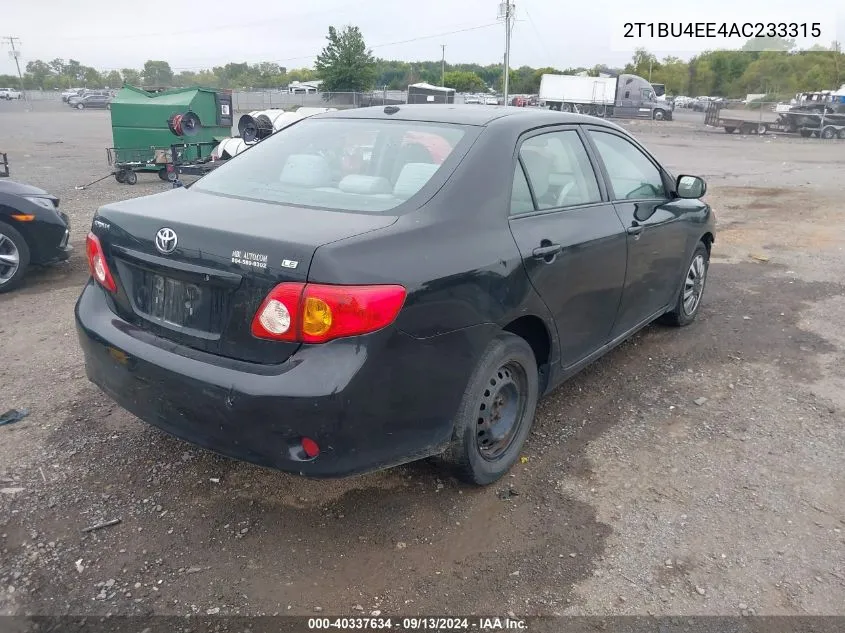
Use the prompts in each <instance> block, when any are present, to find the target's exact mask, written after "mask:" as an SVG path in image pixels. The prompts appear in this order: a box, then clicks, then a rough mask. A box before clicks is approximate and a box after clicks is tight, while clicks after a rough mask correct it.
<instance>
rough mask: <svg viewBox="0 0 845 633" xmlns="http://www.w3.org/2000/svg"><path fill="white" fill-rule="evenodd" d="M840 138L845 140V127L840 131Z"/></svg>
mask: <svg viewBox="0 0 845 633" xmlns="http://www.w3.org/2000/svg"><path fill="white" fill-rule="evenodd" d="M839 138H841V139H845V127H843V128H842V129H841V130H839Z"/></svg>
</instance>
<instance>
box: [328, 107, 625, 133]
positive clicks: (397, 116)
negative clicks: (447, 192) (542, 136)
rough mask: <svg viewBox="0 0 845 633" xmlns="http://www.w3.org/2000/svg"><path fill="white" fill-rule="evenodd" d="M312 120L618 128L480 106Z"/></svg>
mask: <svg viewBox="0 0 845 633" xmlns="http://www.w3.org/2000/svg"><path fill="white" fill-rule="evenodd" d="M314 118H320V119H324V118H329V119H386V120H387V119H393V120H402V121H420V122H428V123H455V124H459V125H476V126H488V125H490V124H492V123H493V122H494V121H497V122H502V123H504V122H507V123H509V124H517V125H521V126H525V127H526V128H531V127H535V126H541V125H554V124H560V125H565V124H574V123H581V124H585V123H589V124H592V125H604V126H607V127H612V128H615V129H618V130H622V129H623V128H621V127H620V126H618V125H616V124H615V123H611V122H609V121H606V120H604V119H600V118H598V117H592V116H587V115H584V114H569V113H566V112H557V111H554V110H547V109H543V108H518V107H515V106H482V107H479V106H477V105H465V104H443V103H426V104H411V105H407V104H400V105H394V106H371V107H368V108H352V109H349V110H337V111H335V112H324V113H322V114H317V115H314Z"/></svg>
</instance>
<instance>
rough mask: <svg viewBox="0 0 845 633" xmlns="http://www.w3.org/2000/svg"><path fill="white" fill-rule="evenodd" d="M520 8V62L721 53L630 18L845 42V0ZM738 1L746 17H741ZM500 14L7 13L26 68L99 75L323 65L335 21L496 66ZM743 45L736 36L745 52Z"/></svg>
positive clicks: (421, 51)
mask: <svg viewBox="0 0 845 633" xmlns="http://www.w3.org/2000/svg"><path fill="white" fill-rule="evenodd" d="M514 2H515V4H516V15H517V22H516V24H515V26H514V33H513V40H512V52H511V66H512V67H518V66H521V65H523V64H527V65H530V66H535V67H539V66H555V67H557V68H566V67H574V66H592V65H594V64H597V63H605V64H608V65H622V64H624V63H625V62H627V61H628V60H629V59H630V57H631V52H632V51H633V48H634V47H635V46H641V45H645V46H647V47H651V49H652V50H656V51H659V53H658V55H659V56H660V57H663V56H664V55H665V54H667V53H669V52H670V51H671V52H675V53H677V54H678V55H680V56H682V57H689V56H690V55H692V54H694V53H695V52H697V51H701V50H704V49H707V48H714V42H713V41H712V40H706V39H698V40H694V41H690V42H685V43H684V44H683V45H679V44H678V45H677V48H675V46H676V44H677V41H672V42H668V41H663V42H660V43H658V42H654V41H652V42H648V41H642V40H624V39H623V38H622V37H621V34H622V29H623V23H624V22H626V21H629V20H636V21H640V22H649V21H660V20H664V21H665V20H695V21H701V20H704V21H717V22H720V21H731V22H733V21H736V20H743V19H750V20H755V21H759V20H766V21H768V20H772V19H778V20H782V19H786V20H790V21H800V22H817V21H821V22H822V29H823V33H822V37H821V38H820V39H819V40H815V41H804V42H801V43H802V44H806V45H812V44H813V43H820V44H823V45H825V46H827V45H829V44H830V43H831V41H832V40H834V39H837V38H838V39H839V40H840V41H841V40H843V39H845V2H843V1H840V0H817V1H816V2H815V3H800V2H794V0H741V2H738V1H737V0H707V1H706V2H701V0H674V2H660V1H649V2H641V1H638V0H586V1H584V0H581V1H578V2H575V1H572V0H514ZM811 5H812V6H811ZM840 5H841V6H840ZM738 6H741V7H742V14H741V15H738V14H736V9H737V7H738ZM497 8H498V0H425V1H421V0H415V1H411V0H361V1H359V2H351V1H349V0H308V1H307V2H296V1H295V0H287V1H284V2H280V1H279V0H272V1H271V0H245V1H242V2H224V1H223V0H173V1H172V2H135V3H128V4H127V3H125V2H124V3H123V4H122V5H121V3H118V2H115V1H114V0H75V1H71V0H26V1H18V2H13V1H11V0H10V1H6V2H3V4H2V6H0V35H15V36H17V37H19V38H21V46H22V66H23V65H24V64H25V62H26V61H30V60H33V59H43V60H45V61H47V60H50V59H53V58H56V57H61V58H64V59H71V58H72V59H76V60H79V61H80V62H82V63H83V64H85V65H88V66H94V67H96V68H98V69H101V70H102V69H112V68H116V69H120V68H124V67H132V68H140V67H141V66H142V65H143V63H144V61H145V60H147V59H163V60H166V61H168V62H170V65H171V66H172V67H173V69H174V70H176V71H179V70H183V69H189V70H198V69H201V68H208V67H211V66H214V65H220V64H223V63H226V62H229V61H248V62H259V61H275V62H277V63H279V64H281V65H283V66H286V67H288V68H294V67H302V66H310V65H311V64H312V63H313V61H314V56H315V55H316V54H317V53H318V52H319V51H320V49H321V47H322V46H323V45H324V43H325V35H326V32H327V30H328V26H329V25H334V26H337V27H340V26H343V25H345V24H354V25H356V26H359V27H360V28H361V30H362V32H363V34H364V37H365V39H366V42H367V44H368V46H370V47H371V48H372V49H373V53H374V54H375V55H377V56H379V57H385V58H389V59H404V60H408V61H414V60H423V59H440V54H441V48H440V45H441V44H445V45H446V59H447V61H450V62H455V63H458V62H479V63H481V64H490V63H501V61H502V57H503V53H504V27H503V25H502V24H501V23H499V24H497V20H496V15H497ZM837 10H838V11H839V15H838V16H837V14H836V11H837ZM459 31H461V32H459ZM742 41H744V40H737V41H736V43H737V46H738V45H740V44H741V43H742ZM7 49H8V45H4V50H2V52H0V74H4V73H14V72H15V66H14V62H13V61H12V60H11V59H10V58H9V57H8V53H7V52H6V50H7Z"/></svg>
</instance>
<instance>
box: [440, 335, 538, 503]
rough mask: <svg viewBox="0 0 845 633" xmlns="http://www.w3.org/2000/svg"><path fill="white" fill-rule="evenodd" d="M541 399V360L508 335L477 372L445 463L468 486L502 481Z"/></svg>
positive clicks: (492, 347)
mask: <svg viewBox="0 0 845 633" xmlns="http://www.w3.org/2000/svg"><path fill="white" fill-rule="evenodd" d="M538 398H539V377H538V371H537V359H536V358H535V357H534V352H533V351H532V350H531V346H530V345H528V343H527V342H526V341H525V340H524V339H522V338H520V337H518V336H516V335H514V334H510V333H507V332H503V333H502V334H501V335H499V336H498V337H496V338H495V339H493V341H491V342H490V344H489V345H488V346H487V349H486V350H485V351H484V353H483V354H482V355H481V358H480V360H479V361H478V364H477V365H476V367H475V369H474V370H473V373H472V377H471V378H470V380H469V384H468V385H467V388H466V390H465V391H464V397H463V399H462V401H461V405H460V407H459V408H458V413H457V415H456V417H455V427H454V431H453V435H452V442H451V444H450V445H449V447H448V448H447V449H446V452H445V453H444V454H443V455H442V460H443V461H444V462H445V463H446V464H447V465H449V466H451V467H453V468H454V469H455V471H456V474H457V476H458V477H459V478H460V479H461V480H463V481H465V482H467V483H471V484H476V485H480V486H485V485H487V484H491V483H493V482H494V481H496V480H498V479H500V478H501V477H502V476H503V475H505V474H506V473H507V472H508V471H509V470H510V468H511V467H512V466H513V465H514V463H515V462H516V460H517V459H518V458H519V454H520V451H521V450H522V447H523V445H524V444H525V440H526V438H527V437H528V433H529V432H530V431H531V425H532V424H533V422H534V413H535V411H536V409H537V400H538Z"/></svg>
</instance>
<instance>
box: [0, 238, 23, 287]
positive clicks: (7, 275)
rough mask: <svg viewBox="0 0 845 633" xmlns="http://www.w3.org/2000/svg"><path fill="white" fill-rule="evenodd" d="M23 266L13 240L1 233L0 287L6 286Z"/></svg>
mask: <svg viewBox="0 0 845 633" xmlns="http://www.w3.org/2000/svg"><path fill="white" fill-rule="evenodd" d="M20 265H21V254H20V251H18V247H17V246H16V245H15V243H14V242H13V241H12V239H11V238H9V237H8V236H6V235H4V234H3V233H0V286H2V285H4V284H6V283H7V282H8V281H9V280H10V279H11V278H12V277H14V276H15V273H16V272H18V268H19V267H20Z"/></svg>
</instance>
